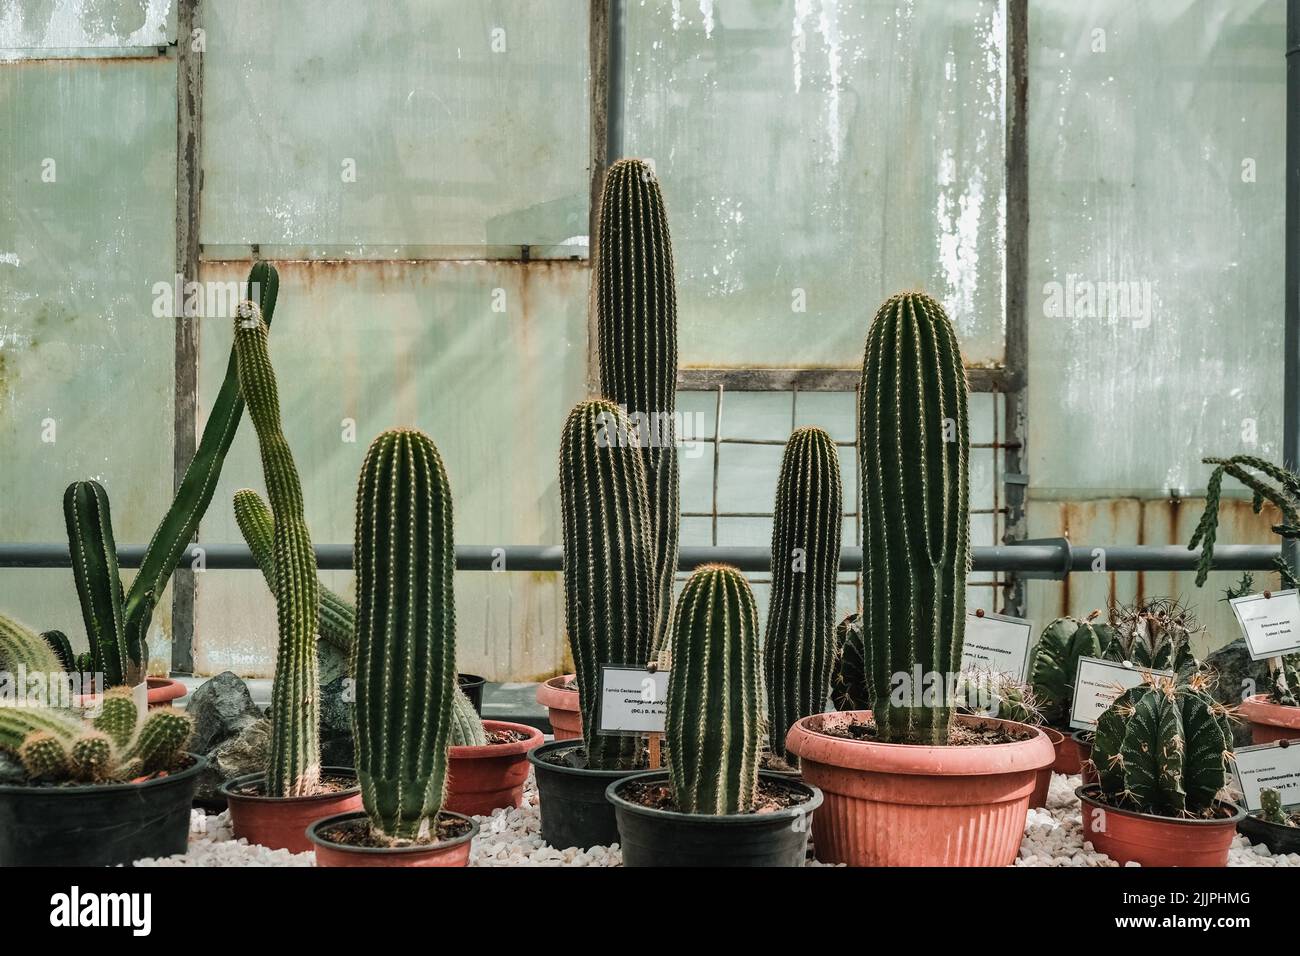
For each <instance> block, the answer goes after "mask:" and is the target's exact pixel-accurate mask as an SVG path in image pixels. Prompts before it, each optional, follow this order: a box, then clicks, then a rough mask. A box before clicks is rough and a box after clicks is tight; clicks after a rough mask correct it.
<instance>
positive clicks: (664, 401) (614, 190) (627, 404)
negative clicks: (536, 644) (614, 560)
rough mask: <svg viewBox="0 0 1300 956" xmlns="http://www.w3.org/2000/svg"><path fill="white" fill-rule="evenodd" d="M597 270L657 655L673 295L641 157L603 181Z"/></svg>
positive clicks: (668, 601) (659, 214)
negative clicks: (643, 502) (647, 567)
mask: <svg viewBox="0 0 1300 956" xmlns="http://www.w3.org/2000/svg"><path fill="white" fill-rule="evenodd" d="M594 271H595V273H596V275H595V286H596V288H595V294H594V296H593V301H594V307H595V310H596V326H597V329H596V334H597V349H598V352H599V367H600V391H601V395H602V396H604V397H605V398H607V399H609V400H610V401H612V402H614V404H616V405H620V406H622V408H623V410H624V411H625V412H626V413H627V414H628V416H629V418H630V419H631V422H632V425H633V427H634V428H635V429H636V430H637V433H638V438H639V441H640V444H641V446H642V447H641V455H642V461H643V464H644V466H645V484H646V494H647V496H648V498H647V500H648V501H649V506H650V522H651V528H650V539H651V546H652V547H653V549H654V551H653V562H654V573H655V599H656V612H655V613H656V619H655V633H654V649H655V650H656V651H657V650H658V648H659V647H660V645H661V644H662V643H663V641H664V636H665V635H666V634H667V632H668V626H669V622H670V620H671V616H672V596H673V576H674V574H676V572H677V530H678V489H677V486H678V478H677V448H676V441H677V432H676V422H675V411H676V408H677V287H676V282H675V280H674V278H673V249H672V239H671V237H670V236H669V234H668V215H667V212H666V210H665V208H664V200H663V196H662V194H661V193H660V191H659V181H658V180H657V179H656V178H655V174H654V170H653V169H651V168H650V166H649V165H647V164H646V163H643V162H642V161H641V160H639V159H621V160H619V161H618V162H616V163H614V164H613V165H612V166H610V167H609V170H608V171H607V172H606V173H605V183H604V188H603V189H602V190H601V198H600V219H599V226H598V231H597V234H596V262H595V267H594Z"/></svg>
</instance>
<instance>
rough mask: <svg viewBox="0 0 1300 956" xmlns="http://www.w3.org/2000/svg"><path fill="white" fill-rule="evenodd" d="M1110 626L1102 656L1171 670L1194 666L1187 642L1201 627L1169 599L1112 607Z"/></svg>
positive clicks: (1182, 608)
mask: <svg viewBox="0 0 1300 956" xmlns="http://www.w3.org/2000/svg"><path fill="white" fill-rule="evenodd" d="M1110 626H1111V632H1112V634H1111V639H1110V641H1109V642H1108V643H1107V644H1106V645H1105V646H1104V647H1102V651H1101V656H1102V657H1104V658H1106V659H1107V660H1111V661H1130V662H1132V663H1134V664H1136V665H1138V666H1139V667H1150V668H1154V669H1155V670H1171V671H1180V670H1183V669H1184V668H1187V667H1194V666H1195V665H1196V658H1195V657H1194V656H1193V655H1192V646H1191V643H1192V640H1193V639H1194V638H1195V637H1197V636H1198V635H1199V634H1200V633H1201V632H1202V631H1204V630H1205V628H1204V627H1203V626H1201V624H1199V623H1198V622H1197V620H1196V617H1195V615H1193V614H1192V612H1191V611H1190V610H1189V609H1187V608H1185V607H1183V606H1182V605H1181V604H1179V603H1178V602H1177V601H1174V600H1172V599H1170V598H1156V599H1154V600H1151V601H1143V602H1141V603H1139V604H1130V605H1126V606H1123V607H1114V608H1112V609H1111V612H1110Z"/></svg>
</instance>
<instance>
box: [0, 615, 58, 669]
mask: <svg viewBox="0 0 1300 956" xmlns="http://www.w3.org/2000/svg"><path fill="white" fill-rule="evenodd" d="M20 666H22V667H25V668H26V669H27V672H28V673H33V672H38V673H42V674H57V673H58V672H60V671H62V670H63V669H64V668H63V664H62V662H61V661H60V660H59V658H58V655H56V654H55V653H54V650H53V649H52V648H51V647H50V645H49V644H47V643H46V642H45V641H44V640H43V639H42V638H41V636H40V635H39V634H37V633H36V632H35V631H33V630H32V629H31V628H29V627H27V626H26V625H24V624H21V623H20V622H18V621H15V620H14V619H13V618H9V617H5V616H4V615H3V614H0V670H6V671H10V672H15V671H17V670H18V668H19V667H20Z"/></svg>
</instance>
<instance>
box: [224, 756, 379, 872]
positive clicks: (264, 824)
mask: <svg viewBox="0 0 1300 956" xmlns="http://www.w3.org/2000/svg"><path fill="white" fill-rule="evenodd" d="M321 774H322V775H323V776H327V777H353V778H355V777H356V771H354V770H352V769H350V768H346V767H322V768H321ZM263 780H264V777H263V775H262V774H260V773H254V774H249V775H248V776H246V777H236V778H235V779H234V780H229V781H227V782H226V783H224V784H223V785H222V787H221V795H222V796H223V797H225V798H226V806H227V808H228V809H229V810H230V825H231V828H232V829H233V830H234V833H235V839H237V840H247V841H248V842H249V843H257V844H260V845H261V846H265V847H270V848H271V849H272V850H288V851H290V852H291V853H305V852H307V851H308V850H310V849H311V846H312V845H311V841H310V840H309V839H307V827H309V826H310V825H311V824H313V823H315V822H316V821H317V820H320V819H322V818H324V817H329V816H337V815H338V814H341V813H349V812H351V811H353V810H360V809H361V787H360V786H359V785H358V786H356V787H350V788H348V789H347V790H341V791H339V792H338V793H322V794H317V795H315V796H311V797H266V796H261V795H252V796H249V795H245V794H240V793H236V792H235V791H237V790H240V789H242V788H244V787H246V786H248V785H249V784H256V785H259V786H260V785H261V784H262V781H263Z"/></svg>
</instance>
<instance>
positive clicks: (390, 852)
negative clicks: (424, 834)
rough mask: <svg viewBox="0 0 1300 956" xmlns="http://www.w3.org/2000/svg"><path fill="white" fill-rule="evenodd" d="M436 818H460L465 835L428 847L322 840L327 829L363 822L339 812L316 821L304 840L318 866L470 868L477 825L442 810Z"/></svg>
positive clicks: (362, 814)
mask: <svg viewBox="0 0 1300 956" xmlns="http://www.w3.org/2000/svg"><path fill="white" fill-rule="evenodd" d="M439 816H452V817H460V819H462V820H465V821H466V822H468V823H469V825H470V829H469V832H468V833H465V834H462V835H461V836H458V837H456V838H454V839H451V840H443V841H442V842H441V843H432V844H430V845H428V846H399V847H374V846H346V845H344V844H342V843H334V842H332V841H330V840H327V839H325V837H323V836H322V835H321V833H322V832H323V831H324V830H326V829H328V828H329V827H331V826H333V825H335V824H339V823H347V822H349V821H352V820H364V819H365V817H366V814H365V812H364V811H362V812H360V813H341V814H338V815H337V816H332V817H328V818H326V819H324V820H317V821H316V822H315V823H313V824H312V825H311V826H310V827H308V828H307V832H306V838H307V839H308V840H309V841H310V842H311V844H312V846H314V847H315V848H316V865H317V866H330V867H335V866H412V867H429V866H469V848H470V844H471V842H472V841H473V839H474V837H476V836H478V824H477V823H475V822H474V821H473V820H471V819H470V818H469V817H467V816H464V815H463V814H459V813H451V812H449V811H447V810H443V811H442V813H441V814H439Z"/></svg>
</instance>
